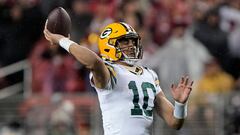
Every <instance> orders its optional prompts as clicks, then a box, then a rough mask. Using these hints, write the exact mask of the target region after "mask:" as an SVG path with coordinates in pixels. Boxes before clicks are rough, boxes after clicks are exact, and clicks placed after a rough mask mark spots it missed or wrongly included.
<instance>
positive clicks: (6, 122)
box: [0, 0, 240, 135]
mask: <svg viewBox="0 0 240 135" xmlns="http://www.w3.org/2000/svg"><path fill="white" fill-rule="evenodd" d="M58 6H62V7H64V8H65V9H66V10H67V11H68V13H69V14H70V16H71V18H72V33H71V39H72V40H74V41H75V42H77V43H80V44H81V45H83V46H86V47H88V48H89V49H91V50H93V51H95V52H96V53H98V50H97V36H98V35H99V33H100V32H101V30H102V28H103V26H105V25H106V24H108V23H111V22H114V21H125V22H127V23H129V24H130V25H132V26H133V27H134V28H135V29H136V30H137V31H138V32H139V33H140V35H141V36H142V44H143V46H144V59H143V61H142V62H141V63H139V64H143V65H146V66H149V67H151V68H153V69H154V70H155V71H156V72H157V73H158V75H159V78H160V83H161V86H162V88H163V90H164V92H165V93H166V96H167V97H168V98H169V99H170V100H171V101H172V98H171V96H170V94H169V91H168V88H169V86H170V85H169V84H170V83H172V82H177V81H178V80H177V79H178V78H179V75H186V74H188V75H189V76H190V77H191V78H193V79H194V80H195V84H194V90H193V93H192V96H191V98H190V102H189V113H188V118H187V120H186V123H185V125H184V127H183V128H182V129H181V130H180V131H174V130H171V129H169V128H168V127H167V126H166V125H165V124H164V123H163V121H162V120H161V119H159V118H157V121H154V124H153V128H152V130H153V135H239V134H240V93H239V91H238V90H239V89H240V77H239V71H240V62H239V58H240V1H239V0H0V66H1V69H0V77H1V78H0V88H1V90H0V135H10V134H11V135H101V134H102V132H103V131H102V125H101V115H100V111H99V108H98V102H97V97H96V93H95V91H94V90H93V89H92V88H91V87H90V86H89V80H88V71H87V70H86V69H85V68H84V67H83V66H82V65H81V64H80V63H78V62H77V61H76V60H75V59H74V58H73V57H72V56H70V55H68V54H67V53H66V52H65V51H64V50H62V49H61V48H58V47H56V46H52V47H49V43H48V42H47V41H46V40H45V39H44V37H43V33H42V31H43V25H44V22H45V20H46V18H47V15H48V13H49V12H50V11H51V10H52V9H54V8H55V7H58ZM113 115H114V114H113Z"/></svg>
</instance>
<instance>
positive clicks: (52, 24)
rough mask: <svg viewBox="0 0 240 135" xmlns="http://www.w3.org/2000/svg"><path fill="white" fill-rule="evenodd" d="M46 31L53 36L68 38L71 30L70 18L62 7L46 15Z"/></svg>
mask: <svg viewBox="0 0 240 135" xmlns="http://www.w3.org/2000/svg"><path fill="white" fill-rule="evenodd" d="M47 19H48V23H47V29H48V30H49V31H50V32H52V33H54V34H61V35H64V36H66V37H67V36H68V35H69V34H70V30H71V18H70V16H69V14H68V13H67V11H66V10H65V9H64V8H62V7H57V8H55V9H54V10H52V11H51V12H50V14H49V15H48V18H47Z"/></svg>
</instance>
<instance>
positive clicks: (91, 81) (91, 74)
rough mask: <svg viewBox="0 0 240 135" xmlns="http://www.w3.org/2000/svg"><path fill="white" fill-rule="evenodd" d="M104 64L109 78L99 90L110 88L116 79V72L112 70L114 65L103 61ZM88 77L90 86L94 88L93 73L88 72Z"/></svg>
mask: <svg viewBox="0 0 240 135" xmlns="http://www.w3.org/2000/svg"><path fill="white" fill-rule="evenodd" d="M105 65H106V66H107V68H108V70H109V73H110V79H109V81H108V84H107V86H106V87H105V88H103V89H101V90H112V89H113V88H114V87H115V85H116V83H117V79H116V75H117V74H116V72H115V70H114V67H113V65H112V64H111V63H108V62H105ZM89 78H90V84H91V86H92V87H94V88H96V86H95V84H94V82H93V73H92V72H91V73H90V74H89Z"/></svg>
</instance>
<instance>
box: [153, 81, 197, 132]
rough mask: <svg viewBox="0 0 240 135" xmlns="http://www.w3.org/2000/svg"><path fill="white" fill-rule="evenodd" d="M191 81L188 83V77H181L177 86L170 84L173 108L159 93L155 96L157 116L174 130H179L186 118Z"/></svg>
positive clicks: (161, 93)
mask: <svg viewBox="0 0 240 135" xmlns="http://www.w3.org/2000/svg"><path fill="white" fill-rule="evenodd" d="M192 85H193V81H191V82H189V78H188V77H182V78H181V81H180V82H179V84H178V85H177V86H175V85H174V84H172V86H171V93H172V96H173V98H174V100H175V105H174V106H173V105H172V104H171V102H170V101H169V100H168V99H167V98H166V96H165V95H164V93H163V92H162V91H161V92H159V93H158V94H157V95H156V99H155V107H156V111H157V113H158V115H159V116H160V117H162V118H163V119H164V121H165V122H166V123H167V124H168V125H169V126H170V127H172V128H174V129H177V130H178V129H180V128H181V127H182V125H183V123H184V119H185V118H186V116H187V100H188V98H189V95H190V93H191V91H192Z"/></svg>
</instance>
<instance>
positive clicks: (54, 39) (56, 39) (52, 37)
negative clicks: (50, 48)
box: [43, 21, 66, 44]
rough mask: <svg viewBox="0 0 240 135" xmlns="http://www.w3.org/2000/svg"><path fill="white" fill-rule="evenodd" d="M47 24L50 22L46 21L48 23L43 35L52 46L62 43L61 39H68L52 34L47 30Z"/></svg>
mask: <svg viewBox="0 0 240 135" xmlns="http://www.w3.org/2000/svg"><path fill="white" fill-rule="evenodd" d="M47 23H48V21H46V23H45V27H44V31H43V33H44V36H45V38H46V39H47V40H48V41H49V42H50V43H51V44H58V43H59V41H60V39H62V38H66V37H64V36H63V35H60V34H53V33H51V32H50V31H49V30H48V29H47Z"/></svg>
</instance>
